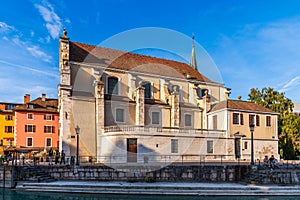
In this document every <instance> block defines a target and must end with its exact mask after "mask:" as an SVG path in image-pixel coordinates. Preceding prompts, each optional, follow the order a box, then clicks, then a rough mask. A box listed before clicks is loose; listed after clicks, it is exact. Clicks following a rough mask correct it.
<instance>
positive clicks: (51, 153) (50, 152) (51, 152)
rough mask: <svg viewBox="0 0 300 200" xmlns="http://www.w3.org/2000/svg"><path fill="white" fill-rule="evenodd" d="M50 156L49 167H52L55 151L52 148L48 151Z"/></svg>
mask: <svg viewBox="0 0 300 200" xmlns="http://www.w3.org/2000/svg"><path fill="white" fill-rule="evenodd" d="M48 156H49V165H52V157H53V149H52V147H51V148H50V149H49V151H48Z"/></svg>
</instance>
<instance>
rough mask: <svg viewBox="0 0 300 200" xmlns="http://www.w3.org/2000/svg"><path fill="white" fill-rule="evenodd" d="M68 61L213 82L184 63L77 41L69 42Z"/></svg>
mask: <svg viewBox="0 0 300 200" xmlns="http://www.w3.org/2000/svg"><path fill="white" fill-rule="evenodd" d="M70 61H73V62H84V63H89V64H92V63H94V64H95V65H100V66H102V67H108V68H115V69H120V70H126V71H136V72H142V73H148V74H149V73H150V74H156V75H161V76H169V77H177V78H185V79H192V80H197V81H201V82H207V83H215V82H213V81H212V80H210V79H209V78H207V77H206V76H204V75H203V74H201V73H199V72H198V71H197V70H196V69H193V67H191V66H190V65H188V64H186V63H182V62H177V61H173V60H167V59H162V58H156V57H151V56H145V55H140V54H135V53H131V52H124V51H119V50H114V49H109V48H104V47H98V46H93V45H88V44H82V43H78V42H70Z"/></svg>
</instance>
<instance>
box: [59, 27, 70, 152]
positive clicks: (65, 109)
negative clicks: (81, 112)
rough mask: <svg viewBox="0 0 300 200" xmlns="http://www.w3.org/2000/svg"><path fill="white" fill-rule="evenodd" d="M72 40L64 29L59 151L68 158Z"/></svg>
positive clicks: (61, 57) (61, 48)
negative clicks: (63, 152)
mask: <svg viewBox="0 0 300 200" xmlns="http://www.w3.org/2000/svg"><path fill="white" fill-rule="evenodd" d="M69 41H70V39H69V38H68V37H67V31H66V29H64V31H63V35H62V36H61V37H60V39H59V72H60V83H59V85H58V110H59V115H60V116H59V117H60V118H59V124H60V129H59V130H60V135H59V137H60V138H59V149H60V150H62V149H63V150H64V151H65V153H66V156H70V146H69V143H70V134H71V131H72V130H71V129H70V128H71V127H70V118H71V116H72V115H71V112H72V110H71V99H70V96H71V91H72V86H71V67H70V63H69V55H70V46H69Z"/></svg>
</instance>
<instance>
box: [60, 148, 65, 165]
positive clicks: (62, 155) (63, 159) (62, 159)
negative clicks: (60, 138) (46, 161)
mask: <svg viewBox="0 0 300 200" xmlns="http://www.w3.org/2000/svg"><path fill="white" fill-rule="evenodd" d="M65 158H66V154H65V151H64V150H61V154H60V164H62V163H64V165H65V164H66V160H65Z"/></svg>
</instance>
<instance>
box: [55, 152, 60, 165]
mask: <svg viewBox="0 0 300 200" xmlns="http://www.w3.org/2000/svg"><path fill="white" fill-rule="evenodd" d="M59 157H60V156H59V151H58V149H57V150H56V151H55V164H56V165H57V164H58V160H59Z"/></svg>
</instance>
